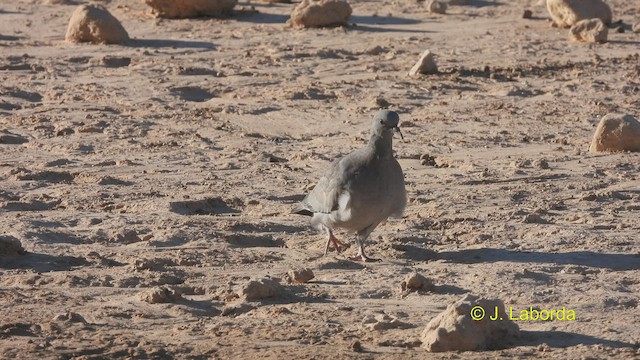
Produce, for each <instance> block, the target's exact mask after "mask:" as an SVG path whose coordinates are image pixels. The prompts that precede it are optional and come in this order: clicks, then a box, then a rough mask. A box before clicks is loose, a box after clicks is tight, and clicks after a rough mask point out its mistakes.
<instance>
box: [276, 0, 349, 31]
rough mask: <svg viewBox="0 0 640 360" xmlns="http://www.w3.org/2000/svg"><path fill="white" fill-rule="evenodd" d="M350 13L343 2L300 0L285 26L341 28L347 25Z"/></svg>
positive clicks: (347, 5)
mask: <svg viewBox="0 0 640 360" xmlns="http://www.w3.org/2000/svg"><path fill="white" fill-rule="evenodd" d="M352 11H353V10H352V9H351V5H349V3H348V2H346V1H345V0H302V1H301V2H300V3H299V4H298V5H297V6H296V7H295V8H294V9H293V11H292V12H291V17H290V18H289V20H288V21H287V24H288V25H289V26H291V27H294V28H317V27H330V26H342V25H346V24H347V21H349V17H351V13H352Z"/></svg>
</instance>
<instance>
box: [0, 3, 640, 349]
mask: <svg viewBox="0 0 640 360" xmlns="http://www.w3.org/2000/svg"><path fill="white" fill-rule="evenodd" d="M49 3H55V2H54V1H51V2H49ZM58 3H72V5H65V4H53V5H46V4H43V2H41V1H25V0H22V1H15V2H13V1H11V2H10V1H2V2H1V3H0V79H1V84H0V136H1V139H3V140H2V144H0V226H1V229H2V232H1V233H0V236H2V237H5V238H6V239H18V240H19V241H20V242H21V243H22V245H23V247H24V248H25V249H26V250H27V251H28V254H26V255H17V254H16V253H15V252H14V253H13V254H11V255H6V256H0V309H2V310H1V313H0V358H5V359H9V358H10V359H32V358H36V357H37V358H42V359H67V358H83V359H98V358H100V359H102V358H127V357H131V358H159V359H164V358H193V359H196V358H197V359H201V358H202V359H204V358H225V359H226V358H245V359H249V358H254V357H261V358H264V359H273V358H278V359H285V358H296V359H300V358H316V359H318V358H333V359H336V358H360V359H368V358H389V359H394V358H395V359H408V358H421V359H422V358H427V357H434V358H443V359H445V358H446V359H451V358H462V357H464V358H467V357H471V358H474V357H475V358H485V357H525V356H527V357H530V356H540V357H545V358H557V359H574V358H580V357H584V358H606V357H632V356H639V354H640V352H639V351H638V345H639V344H640V326H638V323H640V307H639V306H640V305H639V296H638V294H639V292H640V273H639V269H640V255H639V251H640V244H639V242H638V236H639V235H638V234H639V231H640V222H639V221H638V211H639V210H640V188H639V184H640V181H639V179H638V172H639V171H640V161H639V160H640V155H639V154H631V153H622V154H595V155H594V154H590V153H588V147H589V142H590V140H591V136H592V133H593V131H594V129H595V126H596V125H597V123H598V121H599V119H600V118H601V117H602V116H604V115H605V114H607V113H609V112H613V111H615V112H620V113H628V114H631V115H633V116H635V117H636V118H637V117H638V115H640V102H639V101H638V99H639V98H640V90H639V89H640V75H639V67H638V66H639V62H640V59H639V55H638V52H639V51H640V50H639V49H640V36H639V34H634V33H632V32H631V31H629V30H630V27H629V25H627V24H631V23H634V22H635V21H637V20H638V19H639V18H640V11H639V9H638V7H637V6H634V2H633V1H623V0H611V1H609V3H610V4H612V8H613V11H614V22H615V21H616V20H618V19H621V20H623V21H624V24H625V25H623V26H625V27H626V28H628V29H626V30H627V31H625V32H624V33H618V32H616V31H614V30H611V31H610V34H609V42H608V43H605V44H585V43H577V42H570V41H569V40H568V37H567V30H565V29H557V28H552V27H551V26H550V22H549V21H548V15H547V13H546V9H545V7H544V5H540V4H539V2H538V1H522V0H520V1H500V2H493V1H470V2H469V3H470V5H468V6H449V8H448V9H447V14H445V15H437V14H430V13H429V12H428V10H427V9H426V7H425V6H424V3H415V2H411V1H406V2H402V1H401V2H389V1H384V2H382V1H379V2H378V1H377V2H373V1H359V0H356V1H352V2H351V4H352V7H353V16H352V18H351V21H350V22H351V23H352V25H350V26H349V27H347V28H334V29H312V30H295V29H291V28H288V27H286V26H285V22H286V20H287V18H288V15H289V13H290V11H291V9H292V7H293V6H294V5H295V4H267V3H257V2H256V3H240V4H239V6H238V7H236V10H235V11H234V14H233V16H231V17H229V18H226V19H211V18H203V19H185V20H162V19H154V18H152V17H151V16H150V15H149V13H148V8H147V7H146V6H145V5H144V4H143V2H142V1H125V0H114V1H102V2H101V3H103V4H104V5H105V6H106V7H107V8H108V9H109V11H111V13H112V14H113V15H114V16H116V17H117V18H118V19H119V20H120V21H121V22H122V24H123V25H124V27H125V28H126V30H127V32H128V33H129V35H130V36H131V38H132V40H131V41H130V43H129V44H128V45H126V46H114V45H111V46H106V45H72V44H68V43H65V42H64V34H65V30H66V26H67V21H68V19H69V17H70V15H71V13H72V12H73V10H74V8H75V5H73V4H76V5H77V4H78V3H84V2H82V1H73V2H72V1H66V2H65V1H59V2H58ZM636 5H637V4H636ZM252 7H255V11H254V10H252ZM524 9H531V10H532V11H533V18H532V19H523V18H522V13H523V11H524ZM426 49H429V50H431V51H432V52H433V53H434V54H435V55H436V61H437V63H438V68H439V70H440V73H439V74H436V75H425V76H423V77H420V78H411V77H409V76H407V72H408V71H409V69H410V68H411V66H413V64H414V63H415V62H416V61H417V60H418V57H419V55H420V54H421V53H422V52H423V51H424V50H426ZM386 103H388V104H389V106H390V107H391V108H392V109H394V110H396V111H398V112H399V113H400V116H401V126H402V129H403V133H404V137H405V139H406V142H404V143H403V142H397V143H396V144H395V149H396V152H397V156H398V158H399V161H400V163H401V165H402V166H403V168H404V171H405V176H406V182H407V190H408V192H409V197H410V203H409V205H408V207H407V211H406V213H405V216H404V218H403V219H401V220H391V221H389V222H388V223H386V224H384V225H381V226H379V227H378V229H376V231H375V232H374V234H373V235H372V241H371V243H370V244H369V246H368V249H369V251H370V253H371V255H372V256H376V257H382V258H384V260H385V261H383V262H381V263H375V264H366V265H363V264H359V263H353V262H349V261H346V260H345V256H344V255H336V254H335V253H332V254H331V255H330V256H327V257H322V256H321V255H322V250H323V245H324V236H323V235H321V234H317V233H316V232H315V231H314V230H312V229H310V228H309V227H308V224H307V220H308V219H307V218H305V217H299V216H293V215H289V214H288V212H289V209H291V208H292V207H293V206H294V204H295V203H296V202H297V201H299V200H300V199H301V198H302V196H303V195H304V194H305V192H306V191H307V190H308V189H309V187H310V186H312V185H313V184H314V183H315V181H316V180H317V179H318V177H319V176H320V175H321V173H322V172H323V171H324V169H325V168H326V166H327V165H328V163H329V161H330V160H331V159H333V158H335V157H337V156H339V155H341V154H345V153H347V152H349V151H351V150H353V149H354V148H355V147H359V146H361V145H362V143H363V141H364V140H365V138H366V137H367V132H368V125H369V123H370V119H371V117H372V116H373V114H374V113H375V111H376V110H377V109H378V106H379V105H380V104H386ZM426 155H428V156H426ZM421 157H423V159H425V161H423V160H421V159H420V158H421ZM426 160H430V161H426ZM428 163H435V164H436V165H437V166H431V165H429V164H428ZM340 238H341V239H343V240H345V241H348V242H352V241H353V239H352V238H350V237H349V236H348V235H344V234H343V236H341V237H340ZM349 250H350V251H355V250H354V247H353V246H352V247H351V249H349ZM306 267H308V268H311V269H312V270H313V273H314V274H315V278H314V279H313V280H311V281H310V282H308V283H305V284H287V283H286V281H285V280H284V279H285V274H286V273H287V272H288V271H289V270H291V269H295V268H306ZM416 271H417V272H419V273H421V274H423V275H424V276H426V277H428V278H429V279H431V280H432V281H433V282H434V284H435V288H434V289H433V290H432V291H415V292H409V293H408V292H403V291H402V289H401V282H402V281H403V279H404V278H405V277H406V276H407V275H408V274H411V273H413V272H416ZM264 277H271V278H277V279H282V280H281V281H282V289H279V290H278V292H276V294H275V296H276V297H274V298H271V299H267V300H264V301H262V302H243V301H242V299H237V298H236V297H237V296H238V295H237V294H239V293H241V292H242V291H241V290H242V289H240V290H238V286H241V285H242V284H244V283H246V282H247V281H248V280H249V279H250V278H254V279H259V278H264ZM158 286H161V287H164V288H159V289H156V288H157V287H158ZM154 289H155V290H154ZM245 290H246V289H245ZM464 294H474V295H479V296H484V297H487V298H498V299H501V300H502V301H503V302H504V303H505V306H506V307H507V308H509V307H513V308H514V309H516V311H518V310H519V309H524V308H528V307H529V306H533V307H537V308H539V309H547V308H561V307H562V306H564V307H566V308H568V309H573V310H575V312H576V318H577V319H576V321H546V322H542V321H532V322H519V323H518V324H519V326H520V329H521V338H520V339H519V340H518V341H517V342H515V343H513V344H510V345H508V346H507V347H506V348H503V349H495V350H490V351H487V352H471V353H439V354H429V353H427V352H426V350H425V349H423V348H421V347H420V341H419V339H420V334H421V332H422V331H423V329H424V327H425V326H426V324H427V323H428V322H429V321H430V320H431V319H432V318H433V317H434V316H436V315H437V314H438V313H439V312H441V311H442V310H444V309H445V308H446V306H447V305H448V304H449V303H452V302H454V301H457V300H458V299H460V298H461V297H462V296H463V295H464ZM161 295H162V296H161ZM163 296H164V297H163ZM152 298H153V299H159V301H161V300H163V299H164V300H166V301H168V302H157V303H153V302H154V301H149V302H147V301H144V299H152ZM150 302H152V303H150ZM380 312H384V313H385V314H386V315H388V316H389V317H390V318H395V319H397V320H398V323H399V324H403V326H398V327H394V328H391V329H386V330H372V329H371V327H369V326H364V325H363V320H364V319H371V318H372V317H373V318H375V316H378V317H380V318H384V316H379V315H380V314H379V313H380Z"/></svg>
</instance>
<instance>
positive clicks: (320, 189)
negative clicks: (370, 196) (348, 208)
mask: <svg viewBox="0 0 640 360" xmlns="http://www.w3.org/2000/svg"><path fill="white" fill-rule="evenodd" d="M363 155H364V154H363V151H360V150H356V151H354V152H352V153H350V154H349V155H347V156H345V157H343V158H341V159H338V160H335V161H334V162H333V163H331V166H329V168H328V169H327V171H326V172H325V173H324V175H323V176H322V178H320V180H319V181H318V183H317V184H316V186H315V187H314V188H313V190H311V192H310V193H309V195H307V197H306V198H305V199H304V201H303V203H304V204H305V205H306V206H307V208H308V210H310V211H312V212H317V213H326V214H328V213H331V212H332V211H335V210H338V208H339V207H340V199H341V197H342V198H343V199H344V196H343V195H344V193H345V191H346V189H347V186H348V184H349V182H351V181H352V180H353V177H354V174H356V173H357V172H358V171H359V168H360V167H361V164H362V163H363V161H364V156H363Z"/></svg>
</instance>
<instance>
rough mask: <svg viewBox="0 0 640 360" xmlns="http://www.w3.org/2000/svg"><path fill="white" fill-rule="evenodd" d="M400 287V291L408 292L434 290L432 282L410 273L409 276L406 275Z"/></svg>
mask: <svg viewBox="0 0 640 360" xmlns="http://www.w3.org/2000/svg"><path fill="white" fill-rule="evenodd" d="M400 287H401V288H402V290H403V291H404V290H408V291H418V290H424V291H431V290H433V288H434V285H433V281H431V280H429V279H428V278H426V277H424V276H423V275H421V274H418V273H417V272H414V273H411V274H409V275H407V277H406V278H405V279H404V281H403V282H402V283H401V284H400Z"/></svg>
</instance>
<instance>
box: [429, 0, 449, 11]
mask: <svg viewBox="0 0 640 360" xmlns="http://www.w3.org/2000/svg"><path fill="white" fill-rule="evenodd" d="M427 9H429V12H431V13H434V14H444V13H446V12H447V4H446V3H444V2H441V1H438V0H431V1H429V3H428V4H427Z"/></svg>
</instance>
